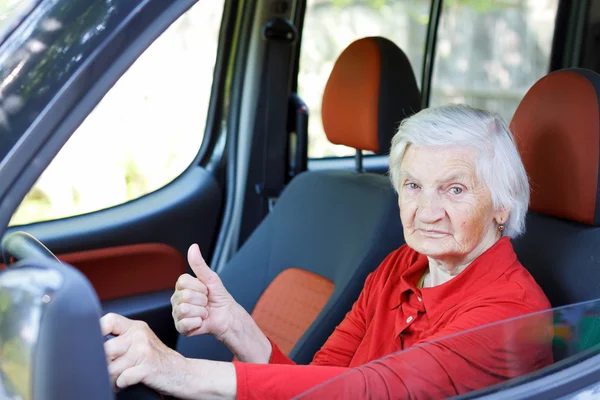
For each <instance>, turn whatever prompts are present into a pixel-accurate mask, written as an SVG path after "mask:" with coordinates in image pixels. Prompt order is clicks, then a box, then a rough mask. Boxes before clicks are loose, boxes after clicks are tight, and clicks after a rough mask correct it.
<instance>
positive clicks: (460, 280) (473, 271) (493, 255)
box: [390, 237, 517, 318]
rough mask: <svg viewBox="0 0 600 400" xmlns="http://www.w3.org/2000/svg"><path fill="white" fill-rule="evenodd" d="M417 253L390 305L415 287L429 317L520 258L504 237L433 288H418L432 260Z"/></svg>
mask: <svg viewBox="0 0 600 400" xmlns="http://www.w3.org/2000/svg"><path fill="white" fill-rule="evenodd" d="M415 254H416V257H415V258H413V263H412V264H411V265H410V266H409V267H408V268H407V269H406V270H405V271H404V272H403V273H402V275H401V276H400V285H399V286H400V287H399V289H400V290H399V292H398V296H396V297H395V299H394V300H393V301H392V303H391V304H390V306H391V307H392V309H393V308H397V307H398V306H399V305H400V303H401V302H402V301H403V299H404V298H405V296H404V293H405V292H407V291H412V292H414V293H416V294H417V295H418V296H421V297H422V299H423V303H424V305H425V309H426V310H427V313H428V314H429V315H430V318H431V317H435V315H436V314H438V315H439V314H441V313H443V312H444V311H446V310H447V309H449V308H450V307H451V306H452V305H454V304H457V303H458V302H460V300H461V299H463V298H464V297H465V296H467V295H468V294H469V293H470V292H472V291H473V289H474V288H476V287H485V286H486V285H487V284H489V283H491V282H493V281H495V280H496V279H498V277H500V276H501V275H502V274H503V273H504V272H505V271H506V269H507V268H508V267H509V266H511V265H512V264H514V262H515V261H516V260H517V256H516V254H515V252H514V250H513V247H512V243H511V242H510V238H508V237H503V238H501V239H500V240H498V241H497V242H496V243H494V245H492V246H491V247H490V248H489V249H487V250H486V251H485V252H483V253H482V254H481V255H480V256H479V257H477V258H476V259H475V260H473V262H471V264H470V265H469V266H468V267H467V268H465V270H464V271H462V272H461V273H460V274H458V275H457V276H455V277H454V278H452V279H451V280H449V281H448V282H446V283H443V284H441V285H438V286H434V287H432V288H424V289H418V288H417V282H418V281H419V279H420V278H421V276H422V275H423V273H424V272H425V270H426V269H427V267H428V265H429V261H428V259H427V257H426V256H424V255H422V254H419V253H416V252H415ZM432 314H433V315H432Z"/></svg>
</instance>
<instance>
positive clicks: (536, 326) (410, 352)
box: [300, 300, 600, 398]
mask: <svg viewBox="0 0 600 400" xmlns="http://www.w3.org/2000/svg"><path fill="white" fill-rule="evenodd" d="M597 354H600V300H594V301H589V302H585V303H579V304H574V305H570V306H565V307H560V308H555V309H552V310H548V311H543V312H538V313H534V314H529V315H525V316H521V317H517V318H512V319H508V320H505V321H500V322H496V323H492V324H488V325H484V326H481V327H478V328H474V329H470V330H467V331H463V332H458V333H455V334H450V335H446V336H444V337H441V338H437V339H435V340H431V341H429V342H424V343H420V344H417V345H416V346H412V347H410V348H408V349H406V350H404V351H400V352H398V353H395V354H391V355H389V356H386V357H384V358H382V359H379V360H376V361H373V362H370V363H368V364H365V365H363V366H360V367H357V368H353V369H350V370H348V372H346V373H343V374H342V375H339V376H337V377H335V378H333V379H331V380H329V381H327V382H325V383H323V384H321V385H319V386H317V387H315V388H313V389H311V390H308V391H307V392H305V393H304V394H303V395H302V396H300V398H328V395H329V394H331V393H335V395H336V397H339V398H352V397H353V396H357V395H358V397H361V396H360V394H361V393H364V391H365V390H368V392H369V394H370V395H372V396H374V397H377V393H387V394H388V395H389V394H392V395H393V396H392V397H395V398H409V397H410V398H413V397H416V398H442V397H444V398H445V397H451V396H453V395H460V394H466V393H472V394H474V393H475V392H474V391H476V390H478V392H477V393H478V394H483V393H489V392H497V391H502V390H506V389H508V388H510V387H514V386H516V385H520V384H523V383H525V382H529V381H531V380H533V379H536V378H538V377H540V376H542V375H545V374H549V373H552V372H556V371H560V370H562V369H564V368H566V367H568V366H570V365H573V364H574V363H577V362H581V361H583V360H584V359H586V358H589V357H592V356H595V355H597ZM386 397H387V396H386Z"/></svg>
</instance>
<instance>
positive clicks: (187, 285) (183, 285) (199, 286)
mask: <svg viewBox="0 0 600 400" xmlns="http://www.w3.org/2000/svg"><path fill="white" fill-rule="evenodd" d="M175 289H176V290H183V289H190V290H194V291H196V292H200V293H204V294H208V288H207V287H206V285H205V284H204V283H202V282H200V281H199V280H198V279H197V278H194V277H193V276H192V275H190V274H183V275H181V276H180V277H179V279H177V283H175Z"/></svg>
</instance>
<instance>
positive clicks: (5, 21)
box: [0, 0, 35, 41]
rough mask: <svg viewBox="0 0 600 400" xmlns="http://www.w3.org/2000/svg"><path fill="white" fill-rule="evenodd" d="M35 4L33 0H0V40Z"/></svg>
mask: <svg viewBox="0 0 600 400" xmlns="http://www.w3.org/2000/svg"><path fill="white" fill-rule="evenodd" d="M34 5H35V0H1V1H0V41H1V40H2V39H4V38H5V37H6V34H7V33H8V32H9V31H10V30H11V29H13V28H14V27H15V26H17V25H18V23H19V22H20V21H21V19H22V18H23V17H24V16H25V15H27V13H28V12H29V11H31V9H32V8H33V6H34Z"/></svg>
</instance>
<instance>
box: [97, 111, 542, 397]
mask: <svg viewBox="0 0 600 400" xmlns="http://www.w3.org/2000/svg"><path fill="white" fill-rule="evenodd" d="M389 163H390V175H391V180H392V184H393V185H394V188H395V189H396V191H397V193H398V204H399V206H400V218H401V220H402V223H403V227H404V237H405V239H406V245H404V246H402V247H400V248H399V249H397V250H396V251H394V252H393V253H391V254H390V255H389V256H388V257H387V258H386V259H385V260H384V261H383V263H382V264H381V265H380V266H379V268H377V270H375V271H374V272H373V273H372V274H371V275H370V276H369V277H368V278H367V281H366V283H365V286H364V289H363V291H362V293H361V295H360V297H359V298H358V300H357V301H356V303H355V304H354V306H353V308H352V310H351V311H350V312H349V313H348V314H347V315H346V317H345V319H344V320H343V321H342V323H341V324H340V325H339V326H338V327H337V328H336V330H335V331H334V332H333V334H332V335H331V336H330V337H329V339H328V340H327V342H326V343H325V345H324V346H323V347H322V349H321V350H320V351H319V352H318V353H317V354H316V355H315V357H314V360H313V362H312V363H311V365H310V366H296V365H292V364H293V362H292V361H291V360H289V359H288V358H287V357H286V356H285V355H283V354H282V353H281V351H280V350H279V349H278V348H277V346H276V345H275V344H274V343H273V342H271V341H270V340H269V339H268V338H267V337H266V336H265V334H264V333H263V332H261V330H260V329H259V327H258V326H257V325H256V323H255V322H254V321H253V320H252V317H251V316H250V315H249V314H248V313H247V312H246V311H245V310H244V309H243V308H242V307H241V306H239V305H238V304H237V303H236V302H235V300H234V299H233V298H232V297H231V295H230V294H229V293H228V292H227V290H226V288H225V287H223V284H222V283H221V281H220V279H219V277H218V276H217V275H216V274H215V273H214V272H213V271H211V269H210V268H209V267H208V266H207V265H206V263H205V262H204V260H203V259H202V256H201V254H200V250H199V249H198V246H196V245H193V246H192V247H191V248H190V250H189V253H188V260H189V263H190V265H191V267H192V268H193V270H194V272H195V273H196V276H197V278H194V277H192V276H190V275H183V276H181V277H180V279H179V280H178V282H177V286H176V290H175V294H174V295H173V297H172V304H173V316H174V319H175V324H176V327H177V330H178V331H179V332H181V333H183V334H184V335H200V334H212V335H214V336H215V337H216V338H218V339H219V340H221V341H222V342H224V343H225V344H226V345H227V346H228V347H229V348H230V349H231V350H232V351H233V353H234V354H235V355H236V356H237V358H238V359H239V360H240V361H239V362H233V363H223V362H214V361H207V360H198V359H186V358H184V357H183V356H181V355H180V354H178V353H176V352H175V351H173V350H171V349H169V348H167V347H166V346H164V345H163V344H162V343H161V342H160V341H159V340H158V339H157V338H156V336H155V335H154V334H153V333H152V332H151V331H150V330H149V329H148V327H147V325H145V324H143V323H139V322H134V321H130V320H128V319H126V318H124V317H121V316H118V315H115V314H109V315H107V316H105V317H104V318H103V319H102V321H101V325H102V329H103V333H104V334H109V333H113V334H115V335H118V337H117V338H114V339H112V340H110V341H108V342H107V343H106V345H105V346H106V353H107V357H108V359H109V373H110V375H111V378H112V379H113V382H114V384H115V385H116V387H118V388H125V387H127V386H129V385H133V384H136V383H138V382H142V383H144V384H146V385H147V386H150V387H152V388H154V389H156V390H158V391H159V392H162V393H167V394H171V395H174V396H176V397H181V398H204V397H210V398H213V397H214V398H235V397H236V396H237V397H239V398H290V397H293V396H295V395H298V394H300V393H302V392H304V391H306V390H307V389H310V388H311V387H314V386H317V385H319V384H320V383H322V382H325V381H327V380H329V379H330V378H333V377H335V376H338V375H340V374H342V373H344V372H346V371H348V370H352V369H353V368H355V367H359V369H360V370H361V373H360V374H356V376H354V377H353V378H352V379H349V380H346V381H340V382H342V383H341V384H338V385H337V386H336V385H333V386H331V388H332V390H333V392H329V393H325V394H327V397H332V396H334V395H342V393H347V394H348V395H351V396H352V397H360V396H362V395H364V396H367V395H368V396H370V397H388V396H392V395H393V397H395V398H396V397H397V398H404V397H421V396H422V397H429V398H430V397H446V396H452V395H456V394H459V393H464V392H467V391H469V390H473V389H477V388H481V387H485V386H488V385H491V384H494V383H498V382H500V381H502V380H504V379H508V378H511V377H514V376H517V375H519V374H522V373H526V372H530V371H532V370H535V369H536V368H539V367H540V366H543V365H545V364H547V363H549V362H551V354H550V352H549V351H548V350H549V347H547V342H546V341H544V340H543V338H542V337H541V336H542V335H543V331H540V332H535V331H531V330H530V329H526V330H525V331H524V329H517V328H515V332H506V330H499V329H496V330H494V329H487V330H485V329H484V330H481V332H478V331H475V333H474V334H473V335H455V336H452V335H451V334H454V333H457V332H460V331H464V330H467V329H471V328H475V327H478V326H480V325H484V324H488V323H491V322H494V321H499V320H503V319H507V318H511V317H516V316H519V315H523V314H528V313H532V312H536V311H540V310H544V309H547V308H549V306H550V305H549V302H548V300H547V299H546V296H545V295H544V293H543V292H542V290H541V289H540V288H539V286H538V285H537V284H536V282H535V281H534V279H533V278H532V277H531V275H530V274H529V273H528V272H527V270H526V269H525V268H523V266H522V265H521V264H520V263H519V261H518V260H517V257H516V255H515V253H514V252H513V248H512V245H511V241H510V238H514V237H516V236H518V235H519V234H521V233H522V232H523V231H524V229H525V214H526V212H527V207H528V202H529V185H528V180H527V175H526V173H525V169H524V167H523V164H522V162H521V158H520V156H519V153H518V150H517V148H516V145H515V142H514V140H513V137H512V135H511V133H510V131H509V129H508V127H507V126H506V124H505V123H504V122H503V121H502V120H501V119H500V118H499V117H498V116H496V115H494V114H491V113H488V112H486V111H482V110H476V109H472V108H469V107H466V106H458V105H451V106H445V107H439V108H430V109H427V110H424V111H421V112H420V113H418V114H416V115H414V116H412V117H411V118H408V119H406V120H405V121H404V122H403V123H402V125H401V126H400V128H399V130H398V133H397V134H396V135H395V137H394V139H393V141H392V147H391V154H390V158H389ZM535 326H539V325H535V324H534V327H535ZM521 328H523V327H521ZM529 328H531V326H529ZM524 332H525V334H523V333H524ZM537 333H539V334H540V335H537ZM448 335H450V336H448ZM442 337H449V338H450V339H448V340H442V341H437V339H439V338H442ZM430 342H433V343H430ZM423 343H429V345H428V346H422V345H421V344H423ZM406 349H410V350H413V351H401V350H406ZM390 354H394V355H393V356H390V357H386V358H384V359H382V360H381V361H378V362H376V363H371V364H369V365H367V366H364V367H360V366H363V365H365V364H367V363H369V362H370V361H373V360H377V359H380V358H382V357H384V356H386V355H390ZM260 364H262V365H260ZM361 368H362V369H361ZM354 370H355V369H354ZM323 394H324V393H321V395H323Z"/></svg>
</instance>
